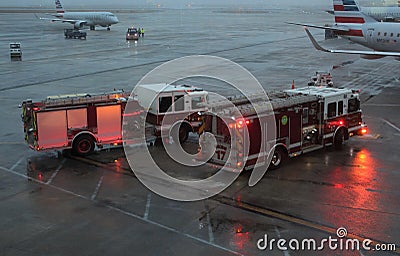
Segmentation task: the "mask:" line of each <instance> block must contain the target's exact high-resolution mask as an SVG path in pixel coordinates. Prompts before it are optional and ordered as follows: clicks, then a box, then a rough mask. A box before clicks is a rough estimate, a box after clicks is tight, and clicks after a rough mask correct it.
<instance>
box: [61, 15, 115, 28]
mask: <svg viewBox="0 0 400 256" xmlns="http://www.w3.org/2000/svg"><path fill="white" fill-rule="evenodd" d="M57 16H58V17H59V18H63V19H66V20H82V21H86V24H85V25H87V26H96V25H98V26H102V27H107V26H111V25H113V24H117V23H118V18H117V17H116V16H115V15H114V14H112V13H111V12H65V13H63V14H59V15H57Z"/></svg>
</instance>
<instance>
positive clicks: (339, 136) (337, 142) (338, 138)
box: [333, 129, 345, 149]
mask: <svg viewBox="0 0 400 256" xmlns="http://www.w3.org/2000/svg"><path fill="white" fill-rule="evenodd" d="M344 139H345V138H344V131H343V129H340V130H339V131H337V132H336V134H335V137H334V139H333V145H334V146H335V149H341V148H342V147H343V143H344Z"/></svg>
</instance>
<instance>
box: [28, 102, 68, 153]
mask: <svg viewBox="0 0 400 256" xmlns="http://www.w3.org/2000/svg"><path fill="white" fill-rule="evenodd" d="M36 117H37V126H38V144H39V147H40V148H41V149H49V148H59V147H66V146H67V145H68V138H67V113H66V111H65V110H60V111H49V112H38V113H37V115H36Z"/></svg>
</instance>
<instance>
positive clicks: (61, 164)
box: [46, 158, 66, 184]
mask: <svg viewBox="0 0 400 256" xmlns="http://www.w3.org/2000/svg"><path fill="white" fill-rule="evenodd" d="M65 161H66V159H65V158H64V159H63V160H62V161H61V163H60V165H59V166H58V167H57V169H56V170H55V171H54V172H53V174H52V175H51V177H50V179H49V180H48V181H47V182H46V184H50V183H51V182H53V180H54V178H55V177H56V176H57V174H58V172H59V171H60V170H61V168H62V167H63V165H64V163H65Z"/></svg>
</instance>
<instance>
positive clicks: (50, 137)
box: [21, 91, 129, 155]
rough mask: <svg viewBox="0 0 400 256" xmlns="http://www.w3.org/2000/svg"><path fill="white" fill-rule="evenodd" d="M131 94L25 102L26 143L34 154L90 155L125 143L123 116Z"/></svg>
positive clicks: (54, 98)
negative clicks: (68, 150)
mask: <svg viewBox="0 0 400 256" xmlns="http://www.w3.org/2000/svg"><path fill="white" fill-rule="evenodd" d="M128 97H129V94H127V93H124V92H123V91H113V92H110V93H102V94H73V95H62V96H49V97H47V98H46V99H45V100H43V101H39V102H33V101H32V100H26V101H23V102H22V104H21V107H22V121H23V123H24V132H25V141H26V143H27V144H28V145H29V147H30V148H32V149H34V150H37V151H39V150H46V149H66V148H72V149H73V151H74V152H75V153H76V154H79V155H88V154H90V153H92V152H93V150H94V149H95V145H97V146H98V147H102V146H103V145H106V144H111V145H117V144H121V143H122V137H121V126H122V114H123V112H124V108H125V104H126V102H127V99H128Z"/></svg>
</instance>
